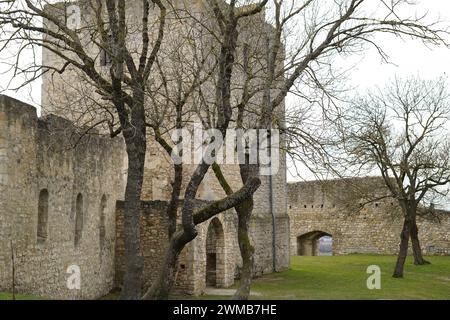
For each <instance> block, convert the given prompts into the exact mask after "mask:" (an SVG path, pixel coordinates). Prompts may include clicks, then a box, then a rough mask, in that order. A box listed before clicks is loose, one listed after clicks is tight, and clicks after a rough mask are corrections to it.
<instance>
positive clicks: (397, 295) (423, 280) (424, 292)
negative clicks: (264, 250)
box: [0, 254, 450, 300]
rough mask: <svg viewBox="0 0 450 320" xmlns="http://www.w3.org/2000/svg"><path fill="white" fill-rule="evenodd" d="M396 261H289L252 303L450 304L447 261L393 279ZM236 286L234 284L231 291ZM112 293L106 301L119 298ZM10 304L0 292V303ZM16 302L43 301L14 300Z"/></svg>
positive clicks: (262, 283)
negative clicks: (375, 277) (375, 281)
mask: <svg viewBox="0 0 450 320" xmlns="http://www.w3.org/2000/svg"><path fill="white" fill-rule="evenodd" d="M395 260H396V257H395V256H382V255H359V254H355V255H347V256H332V257H326V256H324V257H292V260H291V268H290V270H287V271H283V272H279V273H275V274H267V275H264V276H262V277H260V278H257V279H255V280H254V281H253V285H252V291H254V292H257V293H259V294H261V295H258V296H252V297H251V298H252V299H262V300H303V299H320V300H328V299H344V300H345V299H395V300H397V299H434V300H436V299H445V300H449V299H450V257H427V260H429V261H430V262H431V263H432V264H430V265H424V266H414V265H413V264H412V258H411V257H409V258H408V260H407V262H406V264H405V273H404V278H403V279H395V278H392V271H393V270H394V265H395ZM369 265H378V266H379V267H380V268H381V289H380V290H369V289H367V286H366V280H367V278H368V277H369V276H370V275H369V274H367V273H366V270H367V267H368V266H369ZM234 287H236V285H235V286H234ZM117 297H118V294H117V293H114V294H111V295H108V296H106V297H104V299H106V300H112V299H117ZM174 298H175V299H180V298H181V299H186V298H189V299H230V297H229V296H200V297H186V296H178V297H174ZM5 299H11V295H10V294H4V293H0V300H5ZM17 299H21V300H35V299H42V298H39V297H35V296H22V295H18V296H17Z"/></svg>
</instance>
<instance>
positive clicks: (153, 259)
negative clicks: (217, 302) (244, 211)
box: [115, 201, 239, 294]
mask: <svg viewBox="0 0 450 320" xmlns="http://www.w3.org/2000/svg"><path fill="white" fill-rule="evenodd" d="M205 203H206V202H204V201H198V203H197V204H196V207H197V208H198V207H200V206H202V205H205ZM167 205H168V203H167V202H165V201H143V202H142V207H141V229H140V231H141V246H142V254H143V257H144V283H145V287H146V288H147V287H149V286H150V285H151V283H152V282H153V281H154V280H155V278H156V276H157V275H158V272H159V270H160V266H161V262H162V259H163V258H164V255H165V252H166V249H167V245H168V233H167V230H168V219H167V214H166V210H167ZM123 207H124V203H123V202H121V201H120V202H118V203H117V214H116V237H117V241H116V253H115V256H116V278H115V285H116V287H118V288H120V287H121V284H122V281H123V275H124V238H123ZM235 219H236V214H235V213H234V211H232V210H229V211H227V212H225V213H222V214H220V215H218V216H217V217H215V218H213V219H210V220H209V221H206V222H204V223H203V224H201V225H200V226H198V236H197V237H196V238H195V239H194V240H193V241H192V242H191V243H189V244H188V245H187V246H186V248H185V249H184V250H183V252H182V254H181V256H180V259H179V268H178V275H177V281H176V286H175V289H174V293H178V294H201V293H202V292H203V290H204V289H205V288H206V243H207V230H208V227H209V226H210V224H211V221H212V220H214V221H215V225H217V226H218V228H217V229H218V230H219V232H218V234H217V236H219V237H220V238H221V240H220V243H218V247H220V248H219V251H220V256H219V259H218V262H219V263H218V264H217V270H218V272H217V286H218V287H229V286H231V285H232V284H233V283H234V278H235V268H236V265H237V262H236V257H237V254H236V250H239V248H238V247H237V239H236V237H235V235H236V229H235V223H236V221H235Z"/></svg>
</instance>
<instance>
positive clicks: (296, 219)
mask: <svg viewBox="0 0 450 320" xmlns="http://www.w3.org/2000/svg"><path fill="white" fill-rule="evenodd" d="M355 181H356V184H360V185H361V186H366V187H365V188H364V189H366V190H369V189H372V191H376V190H377V192H380V191H381V192H382V190H383V188H384V187H383V185H382V181H381V180H380V179H377V178H371V177H369V178H361V179H358V180H355ZM352 184H353V185H354V182H353V183H352ZM367 186H369V189H367ZM352 189H354V188H353V187H350V185H349V183H348V181H345V180H329V181H310V182H299V183H289V184H288V197H289V198H288V213H289V217H290V220H291V231H290V239H291V240H290V241H291V255H298V254H299V253H300V254H305V255H315V254H314V251H315V253H316V254H317V244H316V242H317V240H318V238H319V237H320V236H323V235H327V234H328V235H331V236H332V238H333V254H337V255H338V254H348V253H377V254H395V253H397V252H398V246H399V243H400V232H401V229H402V225H403V218H402V214H401V212H400V208H399V206H398V205H397V203H396V202H395V200H391V199H389V200H383V201H378V202H371V203H368V204H365V205H364V207H363V208H362V209H360V210H359V209H356V208H358V205H359V204H360V203H365V201H364V200H363V199H362V198H358V197H357V196H355V194H354V192H353V191H351V190H352ZM436 217H437V218H436ZM436 217H431V216H429V217H428V218H425V217H420V216H419V217H418V222H417V223H418V228H419V238H420V241H421V246H422V249H423V251H424V253H425V254H446V255H450V213H449V212H437V213H436ZM299 237H301V238H300V239H299ZM299 246H303V249H300V252H299ZM302 250H303V251H306V252H303V253H302Z"/></svg>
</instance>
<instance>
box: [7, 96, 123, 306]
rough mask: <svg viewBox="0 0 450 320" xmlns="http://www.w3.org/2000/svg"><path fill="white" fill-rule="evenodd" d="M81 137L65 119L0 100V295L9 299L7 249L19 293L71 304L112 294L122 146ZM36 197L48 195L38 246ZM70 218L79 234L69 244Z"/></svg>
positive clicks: (97, 137) (71, 236)
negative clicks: (73, 272)
mask: <svg viewBox="0 0 450 320" xmlns="http://www.w3.org/2000/svg"><path fill="white" fill-rule="evenodd" d="M80 132H82V129H80V128H76V127H75V126H74V125H73V124H72V123H71V122H69V121H67V120H65V119H62V118H60V117H56V116H53V115H49V116H47V117H45V118H41V119H39V118H38V117H37V115H36V110H35V109H34V108H33V107H32V106H29V105H26V104H24V103H22V102H20V101H17V100H15V99H12V98H9V97H7V96H0V188H1V192H0V222H1V224H0V239H1V241H0V291H11V283H12V281H11V280H12V275H11V270H12V268H11V260H12V259H11V246H12V249H13V251H14V255H15V269H16V276H15V281H16V290H17V291H18V292H22V293H29V294H37V295H42V296H48V297H53V298H64V299H71V298H74V299H75V298H96V297H99V296H101V295H103V294H106V293H108V292H109V291H110V289H111V288H112V286H113V278H114V250H113V248H114V242H115V214H114V213H115V203H116V201H117V200H118V199H121V198H122V194H123V182H122V173H123V170H124V167H123V161H122V159H123V145H122V141H121V139H113V140H112V139H110V138H109V137H104V136H100V135H95V134H91V135H87V136H84V137H83V136H80ZM42 190H46V192H47V193H48V202H46V208H47V216H46V223H45V227H44V229H45V231H46V232H45V233H46V237H45V238H39V239H38V231H37V230H38V215H39V213H38V211H39V207H40V206H41V207H42V205H41V203H40V200H39V198H40V197H39V195H40V193H41V191H42ZM79 195H81V196H79ZM77 197H81V199H82V201H81V202H80V203H81V206H78V207H77V203H76V202H77V201H76V199H77ZM103 197H104V199H105V200H104V204H103V206H102V205H101V203H102V198H103ZM77 208H78V210H77ZM77 212H78V213H79V214H81V216H82V219H81V220H80V221H82V227H81V232H80V240H79V242H78V244H75V239H74V238H75V224H76V214H77ZM102 212H103V213H102ZM101 214H103V215H104V223H103V225H104V226H103V227H104V231H105V234H104V240H103V242H102V247H100V246H101V244H100V243H101V242H100V224H101V222H100V221H101V220H100V216H101ZM71 265H77V266H78V267H79V268H80V271H81V290H69V289H68V287H67V279H68V278H69V274H67V269H68V267H69V266H71Z"/></svg>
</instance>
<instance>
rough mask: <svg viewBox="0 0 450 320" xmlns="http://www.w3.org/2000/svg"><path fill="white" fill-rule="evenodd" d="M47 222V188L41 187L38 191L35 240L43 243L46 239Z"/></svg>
mask: <svg viewBox="0 0 450 320" xmlns="http://www.w3.org/2000/svg"><path fill="white" fill-rule="evenodd" d="M47 224H48V190H47V189H42V190H41V192H39V200H38V222H37V242H38V243H43V242H45V240H46V239H47Z"/></svg>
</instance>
